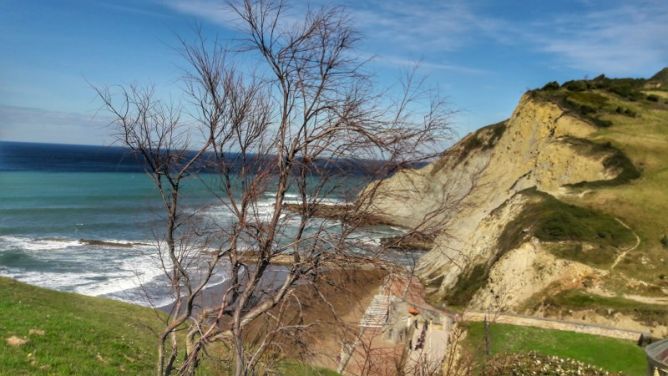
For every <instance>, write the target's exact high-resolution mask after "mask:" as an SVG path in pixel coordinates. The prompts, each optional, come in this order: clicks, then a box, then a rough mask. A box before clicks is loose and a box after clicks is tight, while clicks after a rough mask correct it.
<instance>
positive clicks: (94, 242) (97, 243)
mask: <svg viewBox="0 0 668 376" xmlns="http://www.w3.org/2000/svg"><path fill="white" fill-rule="evenodd" d="M79 243H81V244H86V245H93V246H100V247H114V248H132V247H134V246H138V245H148V244H146V243H123V242H110V241H104V240H95V239H79Z"/></svg>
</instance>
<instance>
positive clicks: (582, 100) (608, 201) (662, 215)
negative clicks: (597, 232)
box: [533, 69, 668, 295]
mask: <svg viewBox="0 0 668 376" xmlns="http://www.w3.org/2000/svg"><path fill="white" fill-rule="evenodd" d="M666 72H668V70H666V69H664V70H663V71H661V72H660V73H658V74H657V75H656V76H655V78H653V79H652V80H643V79H608V78H606V77H604V76H599V77H597V78H595V79H593V80H577V81H569V82H566V83H564V84H563V85H559V84H556V85H555V83H551V84H548V85H546V86H545V87H544V88H543V89H541V90H537V91H534V92H533V93H534V95H536V96H537V97H539V98H542V99H545V100H550V101H553V102H555V103H558V104H559V105H561V106H562V107H563V108H564V109H566V110H567V111H569V112H570V113H572V114H575V115H576V116H579V117H582V118H584V119H585V120H588V121H591V122H592V123H594V124H596V125H598V126H599V127H598V130H597V131H596V132H595V134H594V135H593V136H592V137H591V138H590V139H589V140H588V141H590V142H592V143H594V144H596V145H601V146H606V147H612V148H615V149H617V150H619V151H620V152H621V155H623V156H624V158H628V159H629V160H630V161H631V162H632V163H633V166H634V167H635V168H636V169H637V172H638V173H639V174H637V173H636V172H634V171H632V170H628V171H627V172H628V174H630V175H628V176H627V178H625V179H622V180H621V181H617V182H615V183H616V184H607V185H606V184H598V185H587V184H585V185H582V186H575V187H572V189H573V191H574V193H576V194H574V195H572V196H569V197H568V198H567V199H566V200H567V201H568V202H569V203H571V204H575V205H578V206H582V207H586V208H590V209H593V210H596V211H599V212H602V213H606V214H608V215H610V216H613V217H615V218H619V219H621V220H623V221H624V222H625V223H626V224H628V225H629V226H630V227H631V229H633V231H634V232H635V233H637V234H638V236H639V237H640V239H641V243H640V245H639V246H638V247H637V248H636V249H634V250H633V251H632V252H629V254H627V255H626V257H624V259H622V260H621V262H620V263H619V265H618V266H617V267H616V269H615V271H614V273H612V274H611V276H610V278H608V281H607V284H608V287H609V288H611V289H613V290H614V291H619V292H628V293H641V294H650V295H661V294H665V291H668V290H666V289H668V215H666V213H668V91H666V89H668V85H662V86H658V87H657V86H656V85H655V84H654V83H655V82H658V81H661V80H663V79H664V76H665V74H666ZM648 88H651V89H648ZM617 162H623V161H620V160H618V161H617ZM624 163H626V162H624ZM626 165H627V168H628V164H626ZM632 175H637V176H632ZM629 277H630V278H634V279H638V280H641V281H643V282H644V283H640V284H629V283H628V278H629ZM662 289H663V290H664V292H662Z"/></svg>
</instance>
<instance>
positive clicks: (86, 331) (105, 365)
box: [0, 277, 337, 376]
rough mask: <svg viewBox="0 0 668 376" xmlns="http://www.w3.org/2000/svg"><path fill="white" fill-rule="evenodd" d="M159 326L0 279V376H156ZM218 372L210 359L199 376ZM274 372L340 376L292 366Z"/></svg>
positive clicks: (94, 301)
mask: <svg viewBox="0 0 668 376" xmlns="http://www.w3.org/2000/svg"><path fill="white" fill-rule="evenodd" d="M161 325H162V323H161V320H160V317H159V313H156V312H155V311H154V310H152V309H148V308H144V307H140V306H136V305H132V304H126V303H122V302H117V301H114V300H109V299H102V298H93V297H88V296H83V295H78V294H72V293H63V292H58V291H53V290H48V289H43V288H39V287H35V286H30V285H27V284H24V283H20V282H17V281H15V280H12V279H9V278H2V277H0V336H1V337H2V338H1V342H0V376H5V375H152V374H153V373H154V367H155V362H156V351H155V349H156V343H157V334H156V333H157V331H158V330H159V329H160V327H161ZM23 341H26V342H25V343H22V342H23ZM221 351H222V350H221ZM220 366H221V365H220V364H213V363H210V360H208V359H207V360H205V362H204V364H203V366H202V369H201V370H200V372H199V373H198V374H200V375H224V374H228V372H227V371H228V370H227V369H226V368H225V367H222V368H221V367H220ZM276 372H278V373H279V374H283V375H294V376H316V375H327V376H330V375H332V376H333V375H337V373H336V372H333V371H330V370H326V369H322V368H317V367H311V366H308V365H305V364H303V363H300V362H297V361H291V360H286V361H284V362H282V363H281V364H280V365H279V367H278V369H277V370H275V372H274V373H273V374H276Z"/></svg>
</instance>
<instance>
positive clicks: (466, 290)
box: [444, 258, 498, 307]
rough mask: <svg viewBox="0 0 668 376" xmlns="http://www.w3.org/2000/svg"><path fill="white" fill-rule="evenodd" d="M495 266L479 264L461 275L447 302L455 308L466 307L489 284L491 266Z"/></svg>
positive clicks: (449, 293)
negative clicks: (477, 292)
mask: <svg viewBox="0 0 668 376" xmlns="http://www.w3.org/2000/svg"><path fill="white" fill-rule="evenodd" d="M497 259H498V258H497ZM493 264H494V263H493V262H492V263H490V264H478V265H475V266H474V267H473V268H472V269H471V270H469V271H468V272H467V273H465V274H463V275H460V276H459V279H458V280H457V283H456V284H455V286H454V287H453V288H452V289H451V290H450V291H449V292H448V295H447V296H446V297H445V299H444V300H445V302H446V303H447V304H448V305H450V306H455V307H464V306H466V305H467V304H468V303H469V302H470V301H471V299H473V295H475V293H476V291H478V290H479V289H480V288H482V287H483V286H485V283H487V278H488V277H489V269H490V265H493Z"/></svg>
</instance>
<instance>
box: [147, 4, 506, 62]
mask: <svg viewBox="0 0 668 376" xmlns="http://www.w3.org/2000/svg"><path fill="white" fill-rule="evenodd" d="M160 1H161V3H162V4H163V5H165V6H167V7H169V8H170V9H172V10H173V11H177V12H180V13H183V14H187V15H190V16H195V17H198V18H201V19H204V20H207V21H209V22H213V23H215V24H218V25H221V26H224V27H226V28H229V29H235V28H236V27H237V26H238V19H237V18H236V16H235V14H234V12H233V11H232V9H230V7H229V6H226V5H225V4H224V3H221V2H219V1H215V0H193V1H188V0H160ZM325 4H328V5H332V2H329V1H325V0H314V1H311V2H310V3H309V6H312V7H318V6H321V5H325ZM290 5H291V8H290V12H289V14H291V15H293V16H292V17H290V16H288V17H289V18H290V20H291V21H294V20H295V19H296V16H294V15H297V14H300V13H301V14H303V13H304V12H305V11H306V6H307V3H306V2H294V3H291V4H290ZM335 5H343V6H345V8H346V11H347V12H348V13H349V15H350V17H351V19H352V21H353V23H354V26H355V27H356V28H357V29H358V31H360V32H361V33H362V34H363V35H364V37H365V41H366V42H365V44H364V46H363V47H362V48H363V49H364V51H363V54H365V55H367V56H372V55H376V56H377V58H374V59H373V60H372V62H373V63H379V64H385V65H394V66H400V67H404V66H412V65H415V63H416V62H419V63H420V64H419V65H420V66H421V67H422V68H425V69H430V70H446V71H456V72H459V73H474V74H478V73H481V72H483V71H482V70H480V69H476V68H473V67H464V66H459V65H456V64H449V63H447V62H430V61H427V60H428V59H424V58H423V57H424V55H425V52H429V51H437V52H439V53H442V52H446V51H454V50H456V49H458V48H460V47H461V46H462V45H463V44H466V43H467V39H470V38H469V37H467V35H469V33H473V32H479V31H480V30H484V31H485V32H490V33H491V32H492V30H493V29H495V28H496V27H497V25H496V23H495V22H496V21H494V20H491V19H488V18H484V17H480V16H477V15H475V14H474V13H473V12H472V11H471V10H470V9H469V8H468V7H467V6H466V4H465V3H464V2H460V1H450V2H442V3H434V2H432V1H424V0H420V1H415V2H403V1H399V0H386V1H380V0H372V1H368V2H354V1H350V0H339V1H338V2H336V3H335ZM471 35H472V34H471ZM380 47H382V49H383V51H380V50H379V49H378V48H380Z"/></svg>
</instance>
